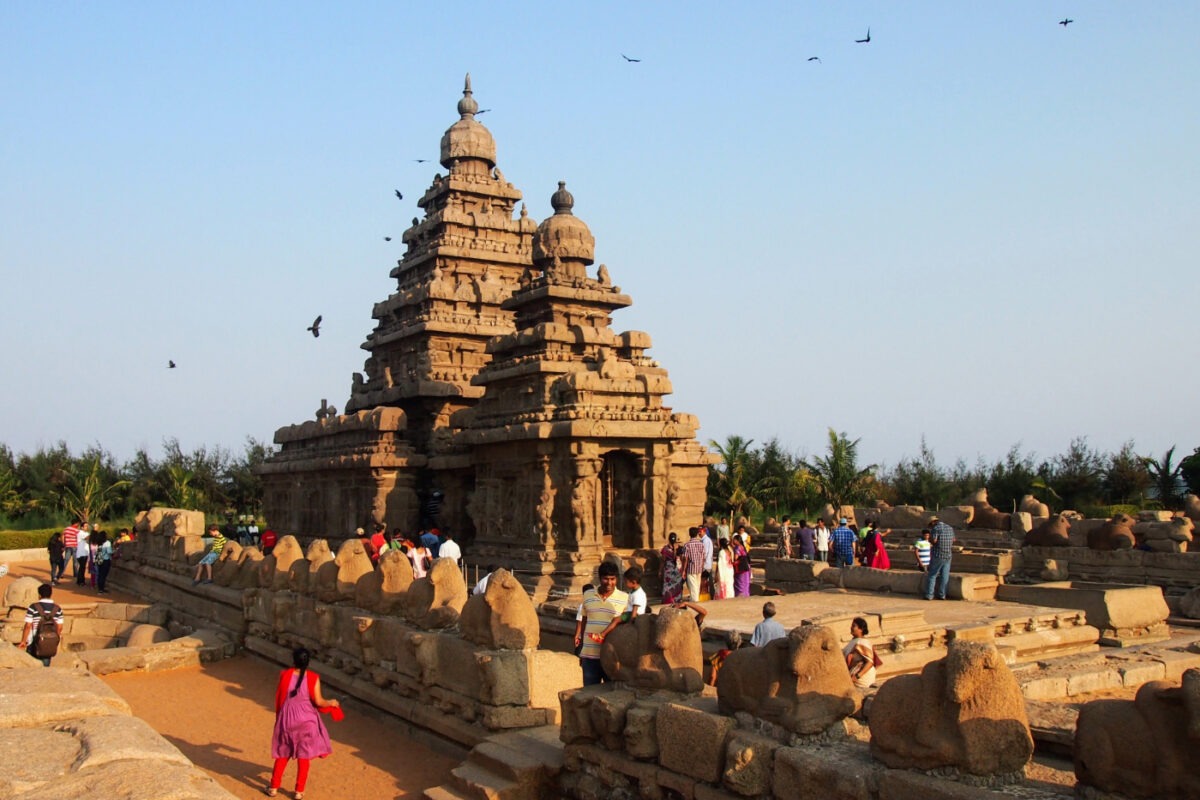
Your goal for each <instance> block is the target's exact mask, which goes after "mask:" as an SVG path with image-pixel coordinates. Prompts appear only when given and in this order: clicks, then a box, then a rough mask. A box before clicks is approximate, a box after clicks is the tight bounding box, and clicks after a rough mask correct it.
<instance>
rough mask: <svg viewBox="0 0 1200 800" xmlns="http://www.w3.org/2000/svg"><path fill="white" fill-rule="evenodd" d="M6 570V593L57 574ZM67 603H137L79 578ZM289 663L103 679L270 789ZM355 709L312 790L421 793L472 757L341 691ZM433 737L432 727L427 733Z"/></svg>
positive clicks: (148, 717)
mask: <svg viewBox="0 0 1200 800" xmlns="http://www.w3.org/2000/svg"><path fill="white" fill-rule="evenodd" d="M9 566H10V569H11V574H10V575H8V576H5V577H4V578H0V594H2V593H3V591H4V589H5V587H6V586H7V585H8V584H9V583H10V582H11V581H12V580H13V579H14V578H17V577H21V576H31V577H35V578H37V579H38V580H43V581H44V580H46V579H47V578H48V577H49V573H50V570H49V566H48V565H47V564H46V563H44V562H22V563H13V564H10V565H9ZM54 599H55V600H57V601H58V602H60V603H80V602H101V603H106V602H112V601H114V600H116V601H118V602H137V601H138V598H136V597H133V596H131V595H128V594H126V593H123V592H119V591H113V592H112V593H111V594H107V595H99V594H97V593H96V591H95V589H92V588H91V587H77V586H76V585H75V583H74V581H73V580H72V579H70V578H67V579H65V580H64V581H63V582H62V583H61V584H60V585H59V586H56V587H55V589H54ZM279 671H280V667H278V666H277V665H275V664H271V663H269V662H267V661H265V660H263V659H260V658H258V657H255V656H252V655H239V656H236V657H234V658H231V659H226V660H225V661H220V662H217V663H215V664H206V665H204V666H201V667H189V668H185V669H179V670H173V671H170V672H149V673H146V672H138V673H127V674H121V675H111V676H107V677H105V678H104V681H105V682H106V683H107V684H108V685H109V686H110V687H112V689H113V690H114V691H116V692H117V693H119V694H120V695H121V696H122V697H124V698H125V700H126V702H128V703H129V705H130V707H132V709H133V713H134V715H135V716H137V717H140V718H142V719H143V720H145V721H146V722H148V723H149V724H150V726H151V727H152V728H154V729H155V730H156V731H158V732H159V733H160V734H162V736H163V737H165V738H166V739H167V741H169V742H171V743H172V744H174V745H175V746H176V747H178V748H179V749H180V750H182V751H183V754H184V755H185V756H187V757H188V758H189V759H191V760H192V762H193V763H195V764H196V766H198V767H199V768H201V769H203V770H204V771H205V772H207V773H209V774H210V775H212V776H213V778H215V779H216V780H217V781H219V782H220V783H221V785H222V786H224V787H225V788H226V789H228V790H229V791H230V792H231V793H233V794H234V795H235V796H237V797H241V798H257V797H262V796H263V788H264V787H265V786H266V785H267V783H268V782H269V780H270V777H271V728H272V726H273V725H274V724H275V711H274V703H275V684H276V683H277V682H278V680H279ZM325 694H326V696H330V697H337V698H338V699H339V700H342V701H343V705H344V706H345V711H346V718H345V719H344V720H342V721H341V722H333V721H331V720H330V719H329V717H323V719H324V720H325V721H326V725H327V726H328V728H329V735H330V738H331V739H332V740H333V755H331V756H329V757H328V758H323V759H316V760H314V761H313V765H312V770H311V771H310V773H309V778H308V786H307V787H306V789H305V792H304V796H305V798H313V800H320V798H339V800H341V799H342V798H345V799H346V800H356V799H357V798H370V800H380V798H392V797H420V796H421V792H422V791H423V790H425V789H427V788H429V787H430V786H438V785H440V784H443V783H445V782H446V781H448V780H449V779H450V770H452V769H453V768H454V767H456V766H458V764H460V763H461V762H462V758H463V756H462V755H460V754H458V753H456V752H454V751H453V749H452V748H451V747H449V746H439V747H437V749H436V750H435V749H431V748H430V747H429V746H426V745H425V744H422V742H427V741H429V740H428V739H427V738H420V737H414V736H413V734H412V732H411V731H410V730H409V729H408V728H407V727H406V726H405V725H404V723H402V722H401V721H399V720H397V719H395V718H392V717H387V716H386V715H382V714H377V713H374V712H371V711H370V710H369V709H365V708H363V707H362V705H361V704H358V703H357V702H356V701H354V700H346V698H345V697H344V696H343V695H342V694H341V693H340V692H334V691H331V690H329V689H326V690H325ZM426 736H428V735H426ZM295 777H296V764H295V762H292V763H290V764H289V765H288V770H287V772H286V773H284V780H283V788H284V791H283V792H281V793H280V796H282V797H289V798H290V797H291V796H292V788H293V787H294V786H295Z"/></svg>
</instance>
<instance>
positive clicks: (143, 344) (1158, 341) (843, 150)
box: [0, 0, 1200, 463]
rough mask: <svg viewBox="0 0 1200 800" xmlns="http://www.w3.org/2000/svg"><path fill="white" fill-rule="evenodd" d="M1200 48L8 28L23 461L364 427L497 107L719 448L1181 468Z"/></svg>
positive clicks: (497, 15)
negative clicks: (439, 221)
mask: <svg viewBox="0 0 1200 800" xmlns="http://www.w3.org/2000/svg"><path fill="white" fill-rule="evenodd" d="M1064 16H1069V17H1071V18H1073V19H1074V20H1075V22H1074V24H1072V25H1070V26H1067V27H1063V26H1061V25H1058V24H1056V23H1057V21H1058V20H1059V19H1061V18H1062V17H1064ZM868 26H870V29H871V42H870V44H855V42H854V40H855V39H856V38H863V36H864V34H865V33H866V31H867V28H868ZM1198 30H1200V4H1197V3H1194V2H1155V3H1153V4H1140V3H1139V4H1135V3H1115V2H1099V3H1098V2H1088V3H1080V2H1075V1H1074V0H1072V1H1071V2H1059V3H1053V4H1048V3H1045V2H1007V3H987V4H985V3H961V2H941V3H931V2H917V3H894V2H862V3H821V4H813V3H760V4H752V5H749V6H746V5H742V4H731V3H698V2H688V3H665V2H664V3H619V4H609V3H604V4H601V3H593V4H579V3H520V4H516V5H513V4H505V3H493V2H489V3H471V4H462V3H443V4H435V3H420V4H418V3H394V2H380V3H366V2H356V3H348V4H332V3H321V4H318V3H306V2H288V3H271V2H263V3H229V2H225V3H190V4H185V3H150V2H144V3H121V2H113V3H53V4H51V3H5V4H3V5H2V6H0V108H2V109H3V124H2V125H0V219H3V222H2V223H0V277H2V279H3V287H4V288H3V297H4V302H3V312H2V313H0V334H2V335H3V339H4V342H5V346H4V350H3V356H2V360H0V375H2V376H3V383H4V386H5V387H6V391H5V396H6V397H7V399H8V401H9V411H8V413H7V414H5V415H4V418H3V419H4V421H3V422H2V423H0V441H3V442H5V443H7V444H9V445H10V446H11V447H13V448H14V449H16V450H19V451H20V450H25V451H28V450H32V449H34V448H36V447H38V446H39V445H52V444H54V443H55V442H56V441H58V440H59V439H64V440H66V441H67V442H68V443H69V444H70V445H72V447H73V448H74V449H76V450H77V451H78V450H79V449H82V448H83V447H84V446H85V445H87V444H89V443H91V442H99V443H101V444H102V445H104V446H105V447H107V448H109V449H110V450H112V451H113V452H115V453H116V454H117V455H118V456H119V457H122V458H123V457H126V456H128V455H129V454H131V453H132V451H133V450H134V448H136V447H138V446H141V445H144V446H147V447H148V448H150V450H151V451H152V452H157V451H158V448H159V443H160V442H161V440H162V439H163V437H166V436H177V437H178V438H179V439H180V440H181V443H182V444H183V445H184V447H185V448H190V447H193V446H196V445H200V444H207V445H214V444H220V445H224V446H228V447H232V448H235V449H240V446H241V443H242V441H243V440H244V437H245V436H247V435H251V436H255V437H257V438H260V439H268V440H269V439H270V437H271V435H272V433H273V431H274V429H275V428H276V427H279V426H281V425H284V424H289V423H293V422H299V421H302V420H304V419H309V418H311V415H312V413H313V412H314V411H315V409H316V408H317V407H318V405H319V402H320V400H321V398H322V397H324V398H328V399H329V401H330V402H331V403H333V404H335V405H337V406H338V407H339V408H340V407H341V406H342V405H343V404H344V403H345V401H346V398H347V396H348V395H349V389H350V376H351V373H352V372H354V371H356V370H360V369H362V362H363V360H364V358H365V355H366V354H365V352H363V351H362V350H360V349H359V345H360V344H361V343H362V341H363V340H364V338H365V337H366V335H367V334H368V333H369V332H370V331H371V330H372V328H373V326H374V321H373V320H372V319H371V307H372V305H373V304H374V303H376V302H378V301H380V300H383V299H384V298H385V297H387V296H388V294H389V293H390V292H391V291H392V290H393V289H394V281H393V280H392V279H390V278H388V271H389V270H390V269H391V267H392V266H393V265H394V262H395V260H396V259H397V258H398V257H399V256H400V255H401V252H402V249H401V245H400V235H401V233H402V232H403V231H404V229H405V228H406V227H407V226H408V224H409V221H410V219H411V218H412V217H413V216H414V215H416V214H417V213H418V211H419V210H418V209H417V207H416V203H415V199H416V198H417V197H418V196H419V195H420V194H421V192H422V191H423V190H424V189H425V188H426V187H427V186H428V185H429V183H430V180H431V179H432V177H433V174H434V173H435V172H436V171H438V170H441V169H442V168H441V167H440V166H438V165H437V164H436V163H435V162H436V159H437V153H438V141H439V139H440V137H441V135H442V132H443V131H444V130H445V129H446V128H447V127H448V126H449V125H450V124H451V123H453V122H454V121H455V119H456V118H457V115H456V114H455V112H454V107H455V103H456V102H457V100H458V98H459V96H460V92H461V88H462V78H463V74H464V73H465V72H467V71H470V72H471V74H472V78H473V83H474V89H475V96H476V98H477V99H478V101H479V103H480V105H481V107H483V108H491V109H493V110H492V111H491V112H490V113H488V114H485V115H483V116H481V117H480V121H481V122H483V123H484V124H486V125H487V126H488V127H489V128H490V130H491V131H492V133H493V134H494V136H495V138H496V142H497V149H498V160H499V166H500V168H501V169H502V170H503V171H504V173H505V176H506V177H507V178H508V180H510V181H512V182H513V183H514V184H515V185H516V186H517V187H518V188H519V189H521V190H522V191H523V192H524V193H525V198H526V201H527V203H528V207H529V212H530V214H531V216H533V217H534V218H535V219H539V220H540V219H543V218H545V217H546V216H547V215H549V214H550V213H551V209H550V204H549V198H550V195H551V193H552V192H553V191H554V189H555V187H556V182H557V181H558V180H566V181H567V185H568V188H569V189H570V190H571V191H572V193H573V194H574V195H575V200H576V204H575V212H576V214H577V215H578V216H580V218H582V219H583V220H584V221H586V222H587V223H588V224H589V225H590V226H591V229H592V232H593V233H594V234H595V236H596V239H597V246H596V255H597V261H598V262H604V263H606V264H607V265H608V267H609V271H610V273H611V275H612V277H613V280H614V282H615V283H617V284H619V285H620V286H621V287H622V288H623V289H624V290H625V291H626V292H627V293H629V294H631V295H632V296H633V298H634V302H635V305H634V306H633V307H632V308H630V309H628V310H625V311H622V312H619V313H618V314H617V315H616V318H615V327H617V328H618V329H620V330H627V329H635V330H644V331H647V332H649V333H650V334H651V336H652V337H653V341H654V348H653V350H652V351H651V353H652V355H653V356H654V357H656V358H658V359H659V360H660V361H661V362H662V363H663V365H664V366H666V367H667V368H668V369H669V370H670V373H671V378H672V380H673V383H674V387H675V394H674V395H673V396H672V397H671V398H669V402H670V404H671V405H672V406H673V407H674V408H675V409H676V410H679V411H686V412H689V413H694V414H697V415H698V416H699V417H700V421H701V424H702V426H703V427H702V430H701V432H700V436H701V438H702V439H703V440H705V441H707V440H708V439H713V438H715V439H724V437H725V436H727V435H729V434H733V433H737V434H741V435H744V436H747V437H749V438H753V439H755V440H757V441H759V442H761V441H763V440H765V439H766V438H768V437H770V436H772V435H778V436H779V437H780V439H781V441H782V442H783V444H784V445H785V446H787V447H788V448H790V449H793V450H796V451H800V452H804V453H808V454H814V453H817V452H820V451H821V450H822V448H823V446H824V441H825V431H826V429H827V428H828V427H830V426H832V427H834V428H836V429H838V430H842V431H846V432H847V433H849V434H850V435H851V436H852V437H861V439H862V444H861V453H862V455H863V457H864V458H865V459H867V460H869V461H877V462H880V461H881V462H887V463H894V462H895V461H896V460H897V459H899V458H900V457H901V456H903V455H906V454H907V455H912V454H915V453H916V452H917V449H918V446H919V443H920V439H921V436H922V435H924V436H925V438H926V440H927V442H928V443H929V445H930V446H931V447H932V448H933V449H934V452H935V453H936V454H937V456H938V458H939V460H940V461H942V462H944V463H946V462H950V461H953V460H954V459H955V458H958V457H964V458H966V459H967V460H968V461H974V460H975V459H976V457H978V456H980V455H982V456H984V457H986V458H989V459H992V458H997V457H1000V456H1002V455H1003V454H1004V452H1005V451H1006V450H1007V449H1008V448H1009V446H1010V445H1012V444H1014V443H1017V442H1020V443H1021V444H1022V446H1023V448H1024V449H1025V450H1026V451H1033V452H1035V453H1036V454H1038V455H1039V456H1041V457H1046V456H1050V455H1053V454H1055V453H1058V452H1061V451H1062V450H1064V449H1065V448H1066V446H1067V444H1068V442H1069V441H1070V439H1071V438H1072V437H1074V436H1079V435H1086V436H1088V437H1089V440H1090V442H1091V443H1092V445H1093V446H1096V447H1099V448H1101V449H1105V450H1115V449H1117V448H1119V447H1120V445H1121V444H1122V443H1123V442H1124V441H1126V440H1130V439H1132V440H1134V441H1135V442H1136V444H1137V448H1138V450H1139V451H1140V452H1143V453H1148V452H1152V451H1153V452H1161V451H1163V450H1165V449H1166V448H1167V447H1169V446H1171V445H1173V444H1178V445H1179V448H1180V450H1181V451H1182V452H1183V453H1189V452H1191V450H1192V448H1193V447H1195V446H1196V445H1200V430H1198V426H1197V424H1196V409H1197V401H1198V399H1200V370H1197V369H1196V363H1197V361H1196V356H1197V354H1198V351H1200V345H1198V343H1200V335H1198V334H1197V324H1196V319H1197V294H1196V264H1197V259H1198V256H1197V253H1198V250H1200V247H1198V246H1197V245H1198V244H1200V233H1198V231H1200V193H1198V191H1197V185H1198V183H1200V169H1198V165H1200V156H1198V148H1197V142H1200V103H1198V102H1197V99H1198V98H1200V48H1198V47H1197V46H1196V35H1197V31H1198ZM622 53H624V54H626V55H629V56H631V57H635V58H640V59H642V61H641V63H636V64H634V63H628V62H626V61H625V60H624V59H622V58H621V54H622ZM810 56H818V57H819V58H820V59H821V61H819V62H817V61H811V62H810V61H808V60H807V59H808V58H809V57H810ZM416 158H429V159H431V161H430V163H426V164H417V163H414V161H413V159H416ZM396 188H399V189H401V190H402V191H403V192H404V194H405V199H404V201H403V202H400V201H397V200H396V199H395V197H394V196H393V194H392V192H393V190H394V189H396ZM384 236H391V237H393V240H392V241H391V242H390V243H389V242H385V241H384V240H383V237H384ZM1189 265H1190V266H1189ZM318 313H320V314H323V315H324V317H325V326H324V328H323V333H322V336H321V338H320V339H319V340H313V339H312V338H311V337H310V336H309V334H307V333H306V332H305V330H304V329H305V326H307V325H308V324H309V323H310V322H311V320H312V318H313V317H314V316H316V315H317V314H318ZM168 359H174V360H175V361H176V362H177V363H178V365H179V367H178V369H175V370H168V369H167V368H166V364H167V360H168Z"/></svg>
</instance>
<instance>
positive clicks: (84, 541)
mask: <svg viewBox="0 0 1200 800" xmlns="http://www.w3.org/2000/svg"><path fill="white" fill-rule="evenodd" d="M130 541H133V534H132V533H130V531H129V529H128V528H121V531H120V533H119V534H118V535H117V536H116V537H115V538H110V537H109V535H108V532H107V531H105V530H103V529H102V528H101V526H100V523H88V522H84V521H83V520H81V519H77V520H75V521H73V522H72V523H71V524H70V525H68V526H67V527H65V528H63V530H62V531H61V532H56V533H53V534H51V535H50V538H49V540H48V541H47V542H46V552H47V553H48V554H49V556H50V585H52V586H57V585H58V583H59V581H61V580H62V579H63V575H64V574H66V570H67V567H70V568H71V575H70V577H71V578H73V579H74V580H75V584H76V585H77V586H81V587H86V588H91V589H95V590H96V591H97V592H98V593H100V594H108V573H109V571H110V570H111V569H112V560H113V558H114V556H118V555H119V554H120V546H121V545H123V544H124V543H125V542H130Z"/></svg>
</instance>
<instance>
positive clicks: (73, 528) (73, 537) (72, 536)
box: [59, 519, 83, 578]
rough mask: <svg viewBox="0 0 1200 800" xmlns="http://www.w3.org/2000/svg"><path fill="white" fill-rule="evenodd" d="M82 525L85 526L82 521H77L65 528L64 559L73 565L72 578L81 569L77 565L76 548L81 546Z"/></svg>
mask: <svg viewBox="0 0 1200 800" xmlns="http://www.w3.org/2000/svg"><path fill="white" fill-rule="evenodd" d="M81 524H83V522H82V520H78V519H77V520H75V521H74V522H72V523H71V524H70V525H68V526H67V527H65V528H63V537H62V538H63V559H64V560H65V561H66V562H67V563H68V564H70V565H71V577H72V578H74V577H75V570H77V569H79V567H77V566H76V565H75V548H76V547H77V546H78V545H79V526H80V525H81ZM59 577H60V578H61V577H62V576H61V575H60V576H59Z"/></svg>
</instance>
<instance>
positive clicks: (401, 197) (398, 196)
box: [396, 189, 404, 200]
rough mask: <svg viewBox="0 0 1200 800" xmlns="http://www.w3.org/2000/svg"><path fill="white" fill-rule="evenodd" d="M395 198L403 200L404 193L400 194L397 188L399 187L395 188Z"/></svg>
mask: <svg viewBox="0 0 1200 800" xmlns="http://www.w3.org/2000/svg"><path fill="white" fill-rule="evenodd" d="M396 199H397V200H403V199H404V195H402V194H400V190H399V189H397V190H396Z"/></svg>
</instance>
